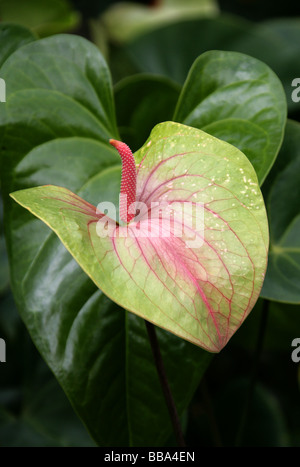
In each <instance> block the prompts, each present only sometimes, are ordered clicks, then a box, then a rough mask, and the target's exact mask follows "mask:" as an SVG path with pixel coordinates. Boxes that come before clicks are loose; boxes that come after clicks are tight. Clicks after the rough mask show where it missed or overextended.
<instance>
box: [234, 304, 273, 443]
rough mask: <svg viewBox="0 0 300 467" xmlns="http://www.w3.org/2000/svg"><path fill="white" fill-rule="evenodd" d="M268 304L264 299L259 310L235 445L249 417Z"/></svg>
mask: <svg viewBox="0 0 300 467" xmlns="http://www.w3.org/2000/svg"><path fill="white" fill-rule="evenodd" d="M269 304H270V302H269V300H264V302H263V307H262V310H261V318H260V325H259V332H258V337H257V341H256V347H255V352H254V356H253V365H252V371H251V374H250V381H249V386H248V392H247V397H246V402H245V406H244V410H243V413H242V417H241V422H240V426H239V429H238V432H237V437H236V442H235V445H236V446H240V445H241V443H242V441H243V435H244V432H245V428H246V424H247V421H248V417H249V414H250V410H251V405H252V400H253V395H254V390H255V385H256V379H257V373H258V366H259V360H260V357H261V353H262V348H263V341H264V336H265V332H266V327H267V319H268V314H269Z"/></svg>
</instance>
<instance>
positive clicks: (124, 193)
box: [109, 139, 136, 222]
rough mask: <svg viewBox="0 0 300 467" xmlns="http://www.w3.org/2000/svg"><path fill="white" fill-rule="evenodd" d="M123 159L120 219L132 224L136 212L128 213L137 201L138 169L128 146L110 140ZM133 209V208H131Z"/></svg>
mask: <svg viewBox="0 0 300 467" xmlns="http://www.w3.org/2000/svg"><path fill="white" fill-rule="evenodd" d="M109 142H110V144H111V145H112V146H114V147H115V148H116V149H117V151H118V153H119V154H120V157H121V159H122V179H121V190H120V219H121V220H122V221H123V222H130V221H131V220H132V219H133V218H134V217H135V212H134V211H135V210H133V212H130V213H129V212H128V211H129V208H130V206H131V205H132V203H134V202H135V201H136V168H135V160H134V157H133V154H132V152H131V150H130V148H129V147H128V146H127V144H125V143H122V142H121V141H117V140H115V139H110V140H109ZM131 209H132V208H131Z"/></svg>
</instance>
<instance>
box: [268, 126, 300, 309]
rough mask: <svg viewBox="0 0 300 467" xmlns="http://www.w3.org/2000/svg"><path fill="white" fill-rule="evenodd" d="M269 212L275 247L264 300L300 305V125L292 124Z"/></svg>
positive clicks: (279, 160) (278, 164)
mask: <svg viewBox="0 0 300 467" xmlns="http://www.w3.org/2000/svg"><path fill="white" fill-rule="evenodd" d="M268 183H269V185H270V187H269V189H268V197H267V208H268V213H269V222H270V239H271V247H270V253H269V262H268V270H267V275H266V280H265V283H264V286H263V290H262V296H263V297H264V298H268V299H270V300H276V301H279V302H287V303H294V304H295V303H300V272H299V271H300V124H299V123H298V122H294V121H288V124H287V127H286V134H285V139H284V143H283V145H282V149H281V151H280V153H279V156H278V158H277V161H276V164H275V165H274V167H273V169H272V171H271V173H270V182H268Z"/></svg>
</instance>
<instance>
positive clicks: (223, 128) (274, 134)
mask: <svg viewBox="0 0 300 467" xmlns="http://www.w3.org/2000/svg"><path fill="white" fill-rule="evenodd" d="M286 112H287V111H286V99H285V94H284V90H283V87H282V85H281V83H280V81H279V79H278V78H277V76H276V75H275V73H274V72H273V71H272V70H271V69H270V68H269V67H268V66H267V65H265V64H264V63H262V62H260V61H259V60H256V59H255V58H252V57H249V56H247V55H243V54H240V53H238V52H220V51H212V52H206V53H204V54H202V55H201V56H200V57H199V58H198V59H197V60H196V61H195V63H194V65H193V66H192V68H191V70H190V73H189V75H188V77H187V80H186V82H185V84H184V87H183V89H182V93H181V95H180V97H179V100H178V104H177V108H176V111H175V115H174V120H176V121H178V122H181V123H184V124H186V125H191V126H194V127H196V128H201V129H202V130H204V131H207V132H208V133H210V134H211V135H214V136H216V137H218V138H221V139H223V140H225V141H227V142H229V143H231V144H233V145H234V146H236V147H238V148H239V149H240V150H241V151H242V152H243V153H244V154H246V156H247V157H248V158H249V160H250V161H251V163H252V165H253V167H254V168H255V170H256V173H257V177H258V180H259V182H260V183H262V182H263V181H264V179H265V177H266V176H267V174H268V172H269V170H270V168H271V167H272V165H273V162H274V160H275V158H276V156H277V153H278V151H279V148H280V146H281V142H282V138H283V134H284V127H285V122H286Z"/></svg>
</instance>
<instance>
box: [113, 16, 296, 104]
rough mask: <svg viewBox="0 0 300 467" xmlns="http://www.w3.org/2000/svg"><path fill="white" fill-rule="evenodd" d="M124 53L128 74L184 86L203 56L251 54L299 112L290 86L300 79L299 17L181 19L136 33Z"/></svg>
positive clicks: (124, 48)
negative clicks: (212, 53) (159, 77)
mask: <svg viewBox="0 0 300 467" xmlns="http://www.w3.org/2000/svg"><path fill="white" fill-rule="evenodd" d="M122 50H123V61H124V56H126V57H127V61H129V62H130V64H131V67H132V72H146V73H156V74H161V75H164V76H167V77H168V78H171V79H173V80H175V81H177V82H178V83H184V81H185V79H186V75H187V73H188V71H189V69H190V67H191V66H192V64H193V62H194V61H195V60H196V58H197V57H198V56H199V55H201V54H202V53H204V52H206V51H210V50H224V51H230V52H233V51H235V52H241V53H244V54H247V55H250V56H251V57H255V58H257V59H259V60H261V61H262V62H264V63H266V64H267V65H268V66H269V67H270V68H271V69H272V70H273V71H274V72H275V73H276V74H277V75H278V77H279V79H280V80H281V82H282V84H283V86H284V89H285V91H286V98H287V102H288V107H289V109H291V110H293V111H296V110H297V103H295V102H293V100H292V99H291V93H292V91H293V88H292V87H291V83H292V80H293V79H294V78H296V77H298V74H299V72H298V71H299V67H298V57H299V19H298V18H286V19H285V18H284V19H274V20H269V21H263V22H260V23H254V22H251V21H246V20H245V19H244V18H242V17H238V16H229V15H226V14H224V13H223V14H221V15H219V16H218V17H216V18H203V19H190V20H189V21H187V20H182V21H178V22H176V23H175V24H171V25H167V26H164V27H160V28H157V29H156V30H155V31H149V32H145V33H144V34H140V35H139V36H138V37H137V38H133V39H132V40H131V41H130V42H129V43H128V44H126V45H124V47H123V49H122ZM174 50H176V53H174V52H173V51H174ZM116 59H117V60H118V59H119V55H118V57H116ZM127 68H129V67H127ZM134 69H135V70H134ZM120 71H121V70H119V72H120Z"/></svg>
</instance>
